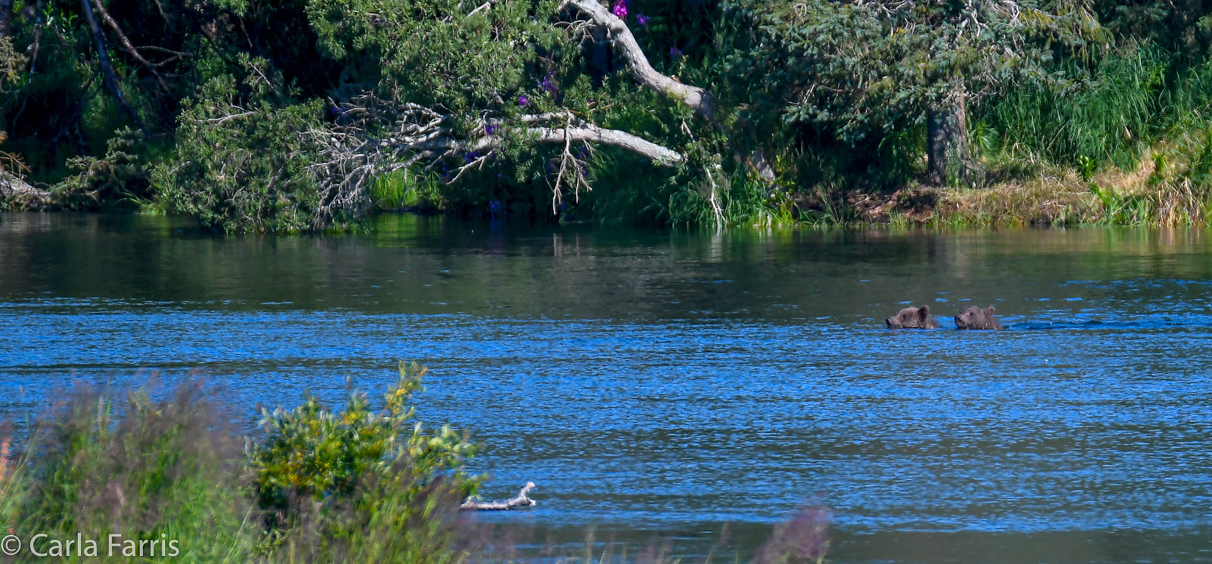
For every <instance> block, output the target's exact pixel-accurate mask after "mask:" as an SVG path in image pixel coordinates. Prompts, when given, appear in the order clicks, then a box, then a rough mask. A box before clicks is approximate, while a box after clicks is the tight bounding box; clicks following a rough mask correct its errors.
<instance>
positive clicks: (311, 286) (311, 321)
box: [0, 214, 1212, 562]
mask: <svg viewBox="0 0 1212 564" xmlns="http://www.w3.org/2000/svg"><path fill="white" fill-rule="evenodd" d="M182 229H183V226H182V225H180V224H176V223H174V222H173V221H170V220H166V219H164V218H145V217H134V218H129V217H128V218H111V217H98V216H70V215H37V214H32V215H0V332H2V334H4V335H5V336H6V339H3V340H0V412H2V413H4V414H5V415H12V414H14V413H23V411H22V410H25V409H28V408H29V407H30V406H33V405H37V404H38V403H39V402H41V401H44V400H45V399H46V397H45V395H46V394H47V393H48V392H49V391H50V390H52V389H55V388H58V387H62V386H66V385H69V384H70V382H71V381H72V379H73V378H76V379H83V380H100V381H115V382H116V383H118V384H123V383H133V382H137V381H139V380H141V379H143V378H146V375H145V374H139V373H138V370H139V369H140V368H160V369H164V370H169V371H176V372H183V371H185V370H187V369H190V368H201V369H203V370H204V371H205V372H206V373H208V374H209V375H210V377H211V378H212V379H214V380H215V381H216V382H218V383H220V384H222V385H224V386H225V387H227V388H229V389H230V390H231V392H232V393H233V394H234V396H235V398H236V399H235V401H239V402H242V403H244V404H247V405H250V406H251V405H253V404H255V403H257V402H260V403H265V404H269V405H276V404H285V403H293V402H296V401H297V400H298V398H299V397H300V395H301V393H302V391H303V390H304V389H310V390H312V391H313V392H316V393H319V394H321V395H322V396H325V397H337V396H339V395H340V394H342V393H343V392H344V382H345V377H346V376H352V377H354V378H356V380H357V381H358V382H359V384H360V385H361V386H362V387H364V388H370V389H377V388H381V387H383V386H384V385H385V384H386V382H388V381H390V380H391V379H392V374H391V373H390V367H391V366H393V365H394V363H395V360H396V359H398V358H414V359H417V360H420V361H423V362H426V363H428V364H430V365H431V367H432V368H433V378H432V379H431V381H430V382H429V384H428V387H429V391H428V392H427V393H426V396H425V400H426V403H425V405H424V406H423V410H422V412H423V413H422V414H423V416H424V418H425V419H426V420H429V421H452V422H455V423H457V424H458V425H459V426H461V427H466V428H470V429H473V430H474V431H475V433H476V436H477V437H478V438H480V439H481V440H483V441H484V442H485V444H486V445H487V448H486V452H485V453H484V456H483V457H482V458H480V459H478V460H477V461H476V465H477V467H476V470H480V471H488V472H491V473H492V474H493V475H494V476H495V479H494V481H493V483H492V486H491V487H490V488H489V491H488V492H486V493H487V494H488V495H489V496H498V495H499V496H502V497H504V496H506V495H509V494H512V493H514V491H516V488H517V487H518V485H519V484H521V483H524V482H526V481H527V480H533V481H535V482H537V483H538V484H540V489H539V490H538V491H537V492H536V498H538V499H540V506H539V507H538V508H536V510H535V511H532V512H529V513H526V514H524V515H516V514H515V515H509V516H497V517H495V518H496V519H504V520H506V521H507V522H510V523H516V522H523V523H531V524H533V525H534V526H536V527H538V528H539V530H540V532H539V533H537V534H539V535H540V536H544V535H553V538H556V539H558V540H561V542H562V541H569V542H576V541H577V540H578V538H579V537H583V536H584V527H585V526H587V525H589V524H598V525H599V527H600V529H599V530H600V533H599V534H600V535H603V534H606V533H607V532H613V533H615V534H618V535H620V537H621V538H627V539H635V540H636V542H639V543H641V544H642V543H644V542H647V540H648V536H650V535H652V534H654V532H660V533H662V534H665V535H672V536H675V537H678V538H684V539H689V540H691V541H693V542H691V543H690V544H689V545H687V546H691V547H692V548H691V550H701V549H705V547H706V546H709V542H710V541H709V540H707V539H709V538H713V537H714V536H715V535H716V533H717V532H718V531H719V530H720V528H721V527H722V524H723V523H724V522H735V523H738V525H737V528H736V529H735V531H736V532H735V534H734V536H733V537H732V538H733V539H734V541H733V542H734V543H735V545H736V546H750V547H752V546H754V545H756V543H757V542H758V540H759V538H760V537H761V536H762V535H763V534H765V530H766V529H765V528H766V527H768V525H769V523H771V522H774V521H775V520H778V519H781V518H783V517H784V516H786V515H787V514H788V513H790V511H791V510H792V509H794V507H795V506H796V505H797V504H798V503H800V502H801V501H802V500H803V499H805V498H811V497H820V498H821V499H822V500H823V501H824V502H826V503H828V504H829V505H831V506H832V507H833V508H834V509H835V518H836V521H837V523H838V528H839V529H838V530H839V535H840V536H839V538H838V544H837V551H836V552H835V553H834V557H835V559H836V560H838V561H881V560H903V561H922V562H938V561H961V562H966V561H988V562H1013V561H1019V562H1022V561H1044V560H1054V561H1125V562H1126V561H1137V560H1149V561H1172V560H1174V561H1191V560H1197V559H1200V558H1204V559H1207V558H1209V557H1210V556H1209V554H1208V553H1207V552H1201V551H1206V550H1207V548H1208V546H1209V545H1208V542H1207V539H1208V538H1212V537H1209V533H1212V523H1210V521H1212V519H1210V517H1209V514H1208V512H1207V508H1208V507H1209V506H1212V470H1209V467H1208V464H1207V458H1206V457H1207V453H1208V452H1209V450H1210V447H1212V423H1210V419H1209V417H1208V415H1207V414H1208V413H1210V412H1212V392H1210V391H1209V390H1212V386H1210V385H1209V384H1212V381H1210V380H1212V377H1210V375H1209V371H1208V369H1207V367H1208V366H1212V362H1210V361H1212V351H1210V350H1209V347H1208V345H1207V343H1208V342H1209V339H1208V338H1209V336H1210V335H1212V291H1210V290H1212V260H1209V259H1210V257H1209V253H1210V252H1212V240H1210V238H1209V233H1208V231H1206V230H1124V229H1079V230H1067V231H1065V230H1016V231H1002V232H998V231H993V232H990V231H984V232H959V233H955V232H947V233H927V232H888V231H831V232H812V231H757V232H739V231H738V232H728V233H686V232H679V231H668V232H653V231H627V230H619V229H595V228H586V227H577V228H569V229H563V230H558V231H554V232H553V231H551V230H535V229H528V228H522V227H517V226H503V225H492V224H488V223H483V224H470V223H462V222H453V221H449V220H443V219H441V218H417V217H412V216H392V217H386V218H383V219H382V221H381V222H380V224H379V230H378V231H377V232H376V233H375V234H373V235H371V236H364V237H337V238H311V237H298V238H280V239H279V238H269V237H236V238H227V237H202V236H197V235H194V234H191V233H189V232H188V231H183V230H182ZM907 303H913V304H914V305H920V304H922V303H929V304H930V305H931V308H932V310H934V311H935V313H936V315H937V316H939V317H940V321H941V322H943V325H944V329H940V330H936V331H920V332H890V331H887V330H884V329H883V328H882V320H883V319H884V318H885V317H886V316H887V315H889V314H891V313H894V312H895V311H897V310H898V309H900V308H901V307H903V306H902V304H907ZM989 304H993V305H995V306H996V307H997V310H998V313H999V315H1001V316H1002V317H1003V323H1004V324H1005V325H1006V326H1007V329H1008V330H1007V331H1004V332H1001V333H998V334H992V333H983V334H982V333H967V332H957V331H953V330H948V329H947V327H952V326H953V325H950V323H951V322H950V319H949V316H951V315H954V314H955V312H958V311H959V310H960V309H962V308H963V307H964V306H966V305H982V306H984V305H989ZM19 388H20V389H22V390H24V395H22V394H21V393H19V392H18V389H19ZM252 417H253V415H252V414H251V413H250V414H249V418H250V420H251V418H252ZM696 539H697V540H696ZM696 543H697V544H696ZM1021 546H1030V547H1031V548H1030V549H1025V550H1011V548H1013V547H1021Z"/></svg>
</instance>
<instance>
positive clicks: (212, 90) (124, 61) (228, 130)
mask: <svg viewBox="0 0 1212 564" xmlns="http://www.w3.org/2000/svg"><path fill="white" fill-rule="evenodd" d="M611 2H612V3H610V4H606V3H600V2H598V1H597V0H564V1H558V0H513V1H505V0H487V1H485V2H480V0H462V1H460V0H412V1H408V0H282V1H267V0H131V1H128V2H112V1H108V0H79V1H67V0H33V1H30V0H0V200H2V202H3V206H4V207H7V208H12V209H69V210H112V209H125V210H143V211H162V212H166V213H175V214H187V215H190V216H193V217H195V218H197V220H198V221H199V223H200V225H201V226H203V227H205V228H210V229H219V230H226V231H231V232H240V231H253V232H298V231H311V230H333V229H337V230H340V229H349V228H356V227H357V226H358V225H360V224H361V223H360V222H361V219H362V218H364V217H366V216H367V215H368V214H370V213H373V212H374V211H376V210H384V209H415V210H421V211H433V212H443V213H454V214H461V215H471V216H491V217H498V218H500V217H509V218H522V219H526V220H542V221H548V220H558V221H584V220H591V221H629V222H645V223H655V224H706V225H754V224H758V225H769V224H792V223H814V224H833V223H854V222H876V223H893V224H898V223H914V222H935V223H938V222H952V223H962V224H989V223H1085V222H1110V223H1148V224H1203V223H1206V222H1207V220H1208V217H1209V213H1212V208H1210V206H1212V137H1210V133H1212V118H1210V116H1209V113H1208V112H1209V109H1210V108H1212V59H1210V57H1209V47H1210V46H1212V2H1208V1H1202V0H1173V1H1168V0H1159V1H1152V0H1150V1H1141V2H1132V3H1116V2H1106V1H1102V0H1090V1H1085V0H1038V1H1036V0H1022V1H1017V2H1016V1H1011V0H959V1H951V0H920V1H917V2H914V1H911V0H869V1H861V0H860V1H853V0H839V1H804V2H794V1H790V0H611Z"/></svg>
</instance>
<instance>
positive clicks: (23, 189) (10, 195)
mask: <svg viewBox="0 0 1212 564" xmlns="http://www.w3.org/2000/svg"><path fill="white" fill-rule="evenodd" d="M0 203H3V204H7V205H15V206H16V207H18V208H21V209H27V210H39V209H42V208H45V207H48V206H50V205H51V193H50V192H48V191H46V190H39V189H37V188H34V187H33V186H30V185H29V183H27V182H25V181H24V180H22V179H21V178H20V177H19V176H17V175H15V174H12V173H10V172H8V171H6V170H3V169H0Z"/></svg>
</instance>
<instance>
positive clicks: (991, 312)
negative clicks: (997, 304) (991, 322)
mask: <svg viewBox="0 0 1212 564" xmlns="http://www.w3.org/2000/svg"><path fill="white" fill-rule="evenodd" d="M985 311H987V312H989V315H993V312H995V311H997V310H996V309H993V306H989V307H988V308H985Z"/></svg>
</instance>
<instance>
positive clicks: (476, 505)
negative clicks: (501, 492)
mask: <svg viewBox="0 0 1212 564" xmlns="http://www.w3.org/2000/svg"><path fill="white" fill-rule="evenodd" d="M532 489H534V482H526V487H524V488H522V491H519V492H518V495H517V496H516V497H513V498H511V499H507V500H505V501H472V499H473V498H470V497H469V498H467V501H464V502H463V505H460V506H459V509H460V510H463V511H505V510H508V509H517V508H519V507H531V506H534V505H538V502H536V501H535V500H533V499H530V498H529V497H526V493H527V492H529V491H530V490H532Z"/></svg>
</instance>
